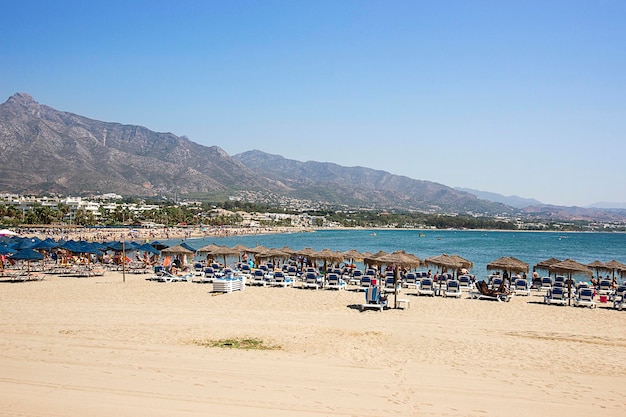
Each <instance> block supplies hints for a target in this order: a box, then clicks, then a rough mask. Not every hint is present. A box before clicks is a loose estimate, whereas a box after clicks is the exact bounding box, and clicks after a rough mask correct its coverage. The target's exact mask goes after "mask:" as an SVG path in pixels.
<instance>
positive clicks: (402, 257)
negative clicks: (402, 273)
mask: <svg viewBox="0 0 626 417" xmlns="http://www.w3.org/2000/svg"><path fill="white" fill-rule="evenodd" d="M376 260H377V261H378V262H380V263H383V264H387V265H396V266H402V267H409V268H417V267H418V266H420V264H421V263H422V260H421V259H420V258H418V257H417V256H415V255H413V254H410V253H406V252H405V251H395V252H392V253H390V254H387V255H383V256H379V257H378V258H376Z"/></svg>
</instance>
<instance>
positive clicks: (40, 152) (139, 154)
mask: <svg viewBox="0 0 626 417" xmlns="http://www.w3.org/2000/svg"><path fill="white" fill-rule="evenodd" d="M244 188H245V189H252V190H272V191H280V190H281V188H282V187H281V186H280V185H277V184H273V183H271V182H270V181H268V180H267V179H265V178H259V177H258V175H256V174H255V173H254V172H252V171H250V170H249V169H248V168H246V167H245V166H243V165H242V164H241V163H240V162H238V161H236V160H234V159H233V158H231V157H230V156H229V155H228V154H227V153H226V152H224V151H223V150H222V149H220V148H219V147H217V146H211V147H206V146H202V145H199V144H196V143H194V142H192V141H190V140H188V139H186V138H182V137H179V136H176V135H174V134H171V133H157V132H153V131H151V130H149V129H147V128H145V127H141V126H133V125H122V124H119V123H107V122H101V121H98V120H92V119H88V118H86V117H82V116H78V115H76V114H73V113H68V112H62V111H58V110H55V109H53V108H51V107H48V106H45V105H41V104H39V103H37V102H36V101H35V100H34V99H33V98H32V97H31V96H30V95H28V94H23V93H18V94H15V95H13V96H11V97H10V98H9V99H8V100H7V101H6V102H5V103H3V104H1V105H0V191H2V192H14V193H33V194H39V193H61V194H74V195H85V194H91V193H104V192H116V193H119V194H122V195H139V196H145V195H155V194H157V193H160V192H179V193H191V192H194V193H220V192H222V193H227V192H231V191H232V190H239V189H244Z"/></svg>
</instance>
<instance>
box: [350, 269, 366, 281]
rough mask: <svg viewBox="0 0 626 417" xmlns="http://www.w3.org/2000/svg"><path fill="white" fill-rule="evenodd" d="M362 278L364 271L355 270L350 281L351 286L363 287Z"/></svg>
mask: <svg viewBox="0 0 626 417" xmlns="http://www.w3.org/2000/svg"><path fill="white" fill-rule="evenodd" d="M361 277H363V271H361V270H360V269H354V270H353V271H352V273H351V274H350V278H349V279H348V284H349V285H361Z"/></svg>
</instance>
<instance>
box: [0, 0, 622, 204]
mask: <svg viewBox="0 0 626 417" xmlns="http://www.w3.org/2000/svg"><path fill="white" fill-rule="evenodd" d="M624 22H626V2H625V1H623V0H589V1H577V0H563V1H551V0H541V1H533V0H525V1H521V0H520V1H508V0H493V1H480V0H476V1H471V0H464V1H453V0H449V1H448V0H441V1H419V0H412V1H400V0H398V1H393V0H387V1H367V0H362V1H350V0H331V1H326V0H314V1H306V0H292V1H272V0H266V1H261V0H259V1H239V0H229V1H186V0H177V1H157V0H152V1H133V0H124V1H116V0H112V1H102V2H100V1H93V2H92V1H84V0H81V1H62V0H57V1H32V0H21V1H19V2H16V1H13V2H12V1H3V5H2V13H1V14H0V39H1V40H0V102H3V101H5V100H6V99H8V97H10V96H11V95H12V94H14V93H16V92H24V93H28V94H30V95H32V96H33V98H34V99H35V100H36V101H38V102H39V103H41V104H45V105H48V106H51V107H53V108H55V109H58V110H63V111H69V112H72V113H76V114H80V115H83V116H86V117H90V118H93V119H97V120H103V121H107V122H119V123H124V124H133V125H141V126H145V127H147V128H149V129H151V130H154V131H158V132H171V133H174V134H176V135H178V136H183V135H184V136H187V137H188V138H189V139H191V140H192V141H194V142H197V143H200V144H202V145H206V146H214V145H215V146H219V147H221V148H222V149H224V150H225V151H226V152H227V153H229V154H230V155H235V154H237V153H241V152H245V151H248V150H253V149H258V150H261V151H264V152H267V153H271V154H278V155H282V156H284V157H286V158H289V159H296V160H299V161H309V160H312V161H320V162H333V163H337V164H340V165H343V166H364V167H368V168H373V169H380V170H384V171H388V172H391V173H393V174H398V175H405V176H408V177H411V178H415V179H421V180H428V181H435V182H438V183H441V184H445V185H448V186H451V187H464V188H471V189H476V190H482V191H490V192H495V193H499V194H503V195H517V196H521V197H525V198H535V199H538V200H540V201H541V202H543V203H549V204H557V205H566V206H572V205H578V206H586V205H589V204H593V203H596V202H619V203H625V206H626V169H625V168H624V162H623V158H624V156H625V155H626V46H625V45H626V24H624Z"/></svg>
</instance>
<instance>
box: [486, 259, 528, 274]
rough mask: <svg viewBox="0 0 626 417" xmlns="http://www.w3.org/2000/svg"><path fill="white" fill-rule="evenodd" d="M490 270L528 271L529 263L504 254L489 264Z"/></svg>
mask: <svg viewBox="0 0 626 417" xmlns="http://www.w3.org/2000/svg"><path fill="white" fill-rule="evenodd" d="M487 269H488V270H502V271H509V272H528V264H527V263H526V262H524V261H520V260H519V259H517V258H514V257H512V256H503V257H501V258H498V259H496V260H495V261H492V262H490V263H488V264H487Z"/></svg>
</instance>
